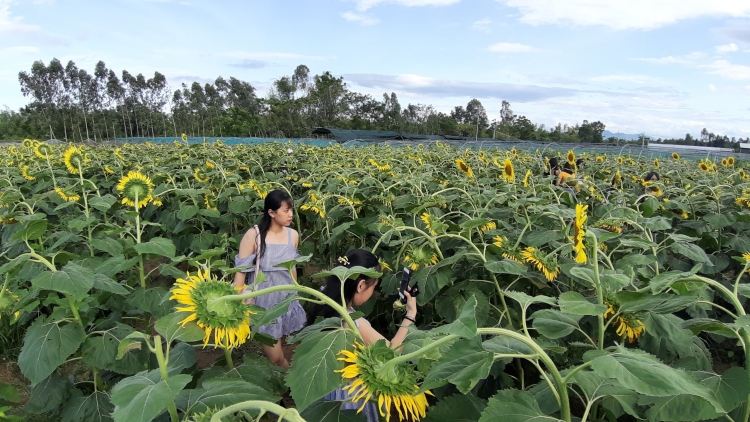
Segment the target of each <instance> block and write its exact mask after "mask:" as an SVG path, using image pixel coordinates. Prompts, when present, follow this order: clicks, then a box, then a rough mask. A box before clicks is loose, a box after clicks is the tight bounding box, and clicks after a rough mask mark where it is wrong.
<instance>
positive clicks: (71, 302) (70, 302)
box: [65, 294, 83, 327]
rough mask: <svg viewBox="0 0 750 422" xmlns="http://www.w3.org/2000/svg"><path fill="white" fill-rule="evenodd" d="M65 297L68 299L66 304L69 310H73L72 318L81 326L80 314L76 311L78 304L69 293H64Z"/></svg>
mask: <svg viewBox="0 0 750 422" xmlns="http://www.w3.org/2000/svg"><path fill="white" fill-rule="evenodd" d="M65 298H66V299H68V306H70V311H71V312H73V318H75V320H76V322H77V323H78V324H79V325H80V326H81V327H83V321H81V315H80V314H79V313H78V306H76V300H75V298H74V297H73V296H71V295H69V294H66V295H65Z"/></svg>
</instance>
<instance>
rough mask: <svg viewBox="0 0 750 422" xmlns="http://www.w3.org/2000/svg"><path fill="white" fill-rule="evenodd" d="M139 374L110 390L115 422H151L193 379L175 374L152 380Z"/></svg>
mask: <svg viewBox="0 0 750 422" xmlns="http://www.w3.org/2000/svg"><path fill="white" fill-rule="evenodd" d="M152 378H153V377H147V376H146V375H145V374H143V373H140V374H137V375H133V376H132V377H128V378H125V379H124V380H122V381H120V382H119V383H117V385H115V386H114V388H113V389H112V399H111V400H112V403H113V404H114V405H115V410H114V412H112V416H113V418H114V420H115V422H151V421H152V420H154V418H156V417H157V416H159V414H160V413H162V412H163V411H164V410H166V408H167V405H168V404H169V403H171V402H172V401H174V398H175V397H177V394H179V392H180V391H181V390H182V389H183V388H184V387H185V386H186V385H187V384H188V383H189V382H190V381H191V380H192V379H193V378H192V377H191V376H190V375H175V376H171V377H169V378H168V379H166V380H160V381H154V380H153V379H152Z"/></svg>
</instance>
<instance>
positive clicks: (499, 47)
mask: <svg viewBox="0 0 750 422" xmlns="http://www.w3.org/2000/svg"><path fill="white" fill-rule="evenodd" d="M487 49H488V50H490V51H492V52H495V53H528V52H531V51H534V50H535V49H534V47H532V46H530V45H525V44H517V43H511V42H499V43H497V44H492V45H491V46H489V47H487Z"/></svg>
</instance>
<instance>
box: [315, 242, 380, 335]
mask: <svg viewBox="0 0 750 422" xmlns="http://www.w3.org/2000/svg"><path fill="white" fill-rule="evenodd" d="M344 256H345V257H346V259H345V260H344V262H343V263H341V264H342V265H344V266H345V267H348V268H351V267H365V268H373V269H376V270H377V269H378V268H380V263H379V262H378V257H376V256H375V255H373V253H372V252H370V251H366V250H364V249H352V250H350V251H348V252H347V253H346V254H345V255H344ZM376 281H377V280H375V279H368V280H366V282H367V285H368V286H370V285H372V284H373V283H375V282H376ZM357 283H359V279H356V280H355V279H349V280H346V283H344V302H345V303H350V302H351V301H352V298H353V297H354V293H355V292H356V291H357ZM323 293H325V295H326V296H328V297H330V298H331V299H333V300H334V301H335V302H336V303H341V282H340V281H339V279H338V277H336V276H329V277H328V278H327V279H326V285H325V287H324V289H323ZM337 316H340V315H339V314H338V312H336V311H335V310H334V309H333V308H331V307H330V306H328V305H325V304H324V305H315V306H314V307H313V308H312V310H311V311H310V312H309V313H308V315H307V325H311V324H314V323H315V320H316V319H317V318H318V317H321V318H331V317H337Z"/></svg>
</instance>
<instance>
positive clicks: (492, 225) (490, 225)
mask: <svg viewBox="0 0 750 422" xmlns="http://www.w3.org/2000/svg"><path fill="white" fill-rule="evenodd" d="M496 228H497V224H495V222H494V221H489V222H487V223H486V224H484V225H482V227H480V228H479V231H480V232H482V233H484V232H486V231H489V230H495V229H496Z"/></svg>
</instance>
